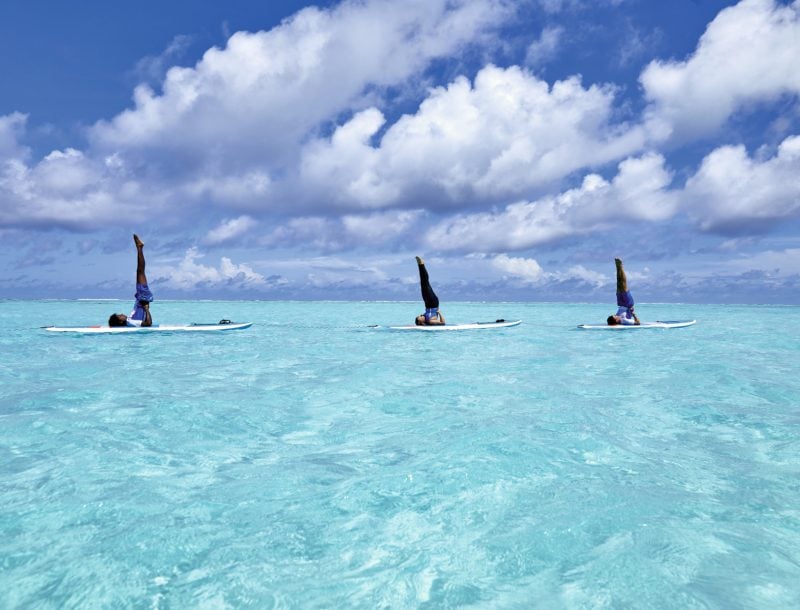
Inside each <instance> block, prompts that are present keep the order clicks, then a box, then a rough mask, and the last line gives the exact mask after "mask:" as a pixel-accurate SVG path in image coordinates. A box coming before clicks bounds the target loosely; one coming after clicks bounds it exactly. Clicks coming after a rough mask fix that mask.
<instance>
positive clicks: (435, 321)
mask: <svg viewBox="0 0 800 610" xmlns="http://www.w3.org/2000/svg"><path fill="white" fill-rule="evenodd" d="M416 258H417V266H418V267H419V285H420V289H421V290H422V300H423V301H424V302H425V313H424V314H420V315H418V316H417V318H416V320H414V323H415V324H416V325H417V326H443V325H444V323H445V322H444V316H443V315H442V314H441V312H440V311H439V297H437V296H436V293H435V292H434V291H433V288H431V282H430V280H429V279H428V270H427V269H425V261H423V260H422V259H421V258H420V257H419V256H417V257H416Z"/></svg>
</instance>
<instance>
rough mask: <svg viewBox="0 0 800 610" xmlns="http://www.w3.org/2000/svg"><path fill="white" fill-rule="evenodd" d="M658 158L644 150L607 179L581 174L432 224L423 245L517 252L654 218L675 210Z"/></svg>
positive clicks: (620, 166)
mask: <svg viewBox="0 0 800 610" xmlns="http://www.w3.org/2000/svg"><path fill="white" fill-rule="evenodd" d="M671 179H672V176H671V174H670V173H669V172H668V171H667V170H666V169H665V168H664V159H663V157H661V156H660V155H658V154H654V153H650V154H647V155H644V156H642V157H638V158H629V159H626V160H625V161H623V162H622V163H620V164H619V171H618V173H617V175H616V177H615V178H614V179H613V180H612V181H611V182H608V181H607V180H605V179H604V178H603V177H601V176H599V175H597V174H590V175H587V176H586V177H585V178H584V179H583V183H582V184H581V186H580V187H578V188H575V189H571V190H569V191H566V192H564V193H561V194H559V195H556V196H546V197H542V198H541V199H538V200H536V201H532V202H527V201H522V202H518V203H513V204H511V205H508V206H506V207H505V208H504V209H503V210H501V211H494V212H484V213H477V214H466V215H456V216H453V217H451V218H449V219H446V220H444V221H442V222H441V223H439V224H438V225H436V226H435V227H433V228H432V229H431V230H430V231H428V233H427V234H426V236H425V239H426V241H427V243H428V244H430V245H431V246H432V247H436V248H440V249H443V250H469V249H472V250H478V251H483V252H491V251H497V250H523V249H526V248H530V247H532V246H536V245H539V244H543V243H547V242H552V241H556V240H558V239H562V238H565V237H568V236H571V235H576V234H582V233H586V232H589V231H592V230H602V229H605V228H608V227H610V226H611V225H612V224H613V223H616V222H618V221H626V220H644V221H658V220H664V219H667V218H669V217H671V216H672V215H673V214H674V213H675V212H676V210H677V199H676V196H675V193H673V192H671V191H669V190H668V189H667V187H668V186H669V183H670V181H671Z"/></svg>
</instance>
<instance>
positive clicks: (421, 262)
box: [414, 256, 425, 265]
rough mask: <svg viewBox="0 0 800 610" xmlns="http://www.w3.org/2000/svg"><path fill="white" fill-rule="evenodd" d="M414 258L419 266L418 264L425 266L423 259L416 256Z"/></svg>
mask: <svg viewBox="0 0 800 610" xmlns="http://www.w3.org/2000/svg"><path fill="white" fill-rule="evenodd" d="M414 258H416V259H417V264H418V265H424V264H425V261H424V260H422V259H421V258H420V257H419V256H415V257H414Z"/></svg>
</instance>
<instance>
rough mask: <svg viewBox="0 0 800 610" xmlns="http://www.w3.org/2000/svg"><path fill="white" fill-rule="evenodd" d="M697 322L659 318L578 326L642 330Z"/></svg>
mask: <svg viewBox="0 0 800 610" xmlns="http://www.w3.org/2000/svg"><path fill="white" fill-rule="evenodd" d="M692 324H697V320H663V321H661V320H659V321H658V322H642V323H641V324H639V325H638V326H637V325H630V326H627V325H625V324H615V325H614V326H609V325H608V324H579V325H578V328H581V329H583V330H637V329H638V330H643V329H645V328H683V327H685V326H691V325H692Z"/></svg>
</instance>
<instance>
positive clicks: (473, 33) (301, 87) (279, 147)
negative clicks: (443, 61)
mask: <svg viewBox="0 0 800 610" xmlns="http://www.w3.org/2000/svg"><path fill="white" fill-rule="evenodd" d="M510 13H511V9H510V8H509V6H507V3H506V2H504V1H503V0H454V1H453V0H411V1H410V2H403V3H397V2H393V1H391V0H367V1H364V2H354V1H346V2H342V3H340V4H338V5H336V6H334V7H333V8H331V9H320V8H317V7H308V8H305V9H303V10H301V11H299V12H298V13H296V14H295V15H294V16H292V17H290V18H289V19H287V20H285V21H284V22H283V23H282V24H281V25H279V26H277V27H275V28H273V29H272V30H270V31H261V32H254V33H251V32H237V33H235V34H233V35H232V36H231V37H230V39H229V40H228V42H227V45H226V47H225V48H224V49H219V48H213V49H210V50H209V51H207V52H206V53H205V55H204V56H203V58H202V59H201V60H200V61H199V62H198V63H197V64H196V65H195V66H194V67H190V68H180V67H174V68H172V69H170V70H169V71H168V72H167V75H166V78H165V80H164V82H163V85H162V87H161V92H157V91H154V90H153V89H151V88H150V87H149V86H146V85H142V86H140V87H138V88H137V89H136V91H135V94H134V107H133V108H132V109H130V110H128V111H125V112H123V113H121V114H120V115H118V116H117V117H115V118H114V119H112V120H110V121H101V122H99V123H98V124H97V125H95V126H94V128H93V129H92V130H91V138H92V141H93V142H94V144H95V146H98V147H101V148H110V149H114V150H116V149H128V150H135V149H139V150H142V149H143V150H146V151H150V150H152V149H156V150H158V151H171V154H173V155H174V154H179V155H181V156H182V157H184V158H185V160H192V159H194V160H197V161H198V162H199V163H207V162H210V160H211V159H209V158H208V157H211V158H212V159H213V162H214V164H215V165H216V167H237V166H239V165H240V164H241V163H242V162H247V163H250V164H252V163H253V162H254V161H257V162H259V163H262V164H263V163H265V162H266V163H276V162H283V161H285V160H286V159H287V157H288V158H291V154H292V153H293V152H296V149H297V147H298V145H299V143H300V142H301V141H302V139H303V138H304V137H305V136H306V134H307V133H309V131H311V130H314V129H316V128H317V127H318V126H319V125H320V123H322V122H323V121H327V120H330V119H331V118H332V117H336V116H337V115H338V114H339V113H341V112H344V111H347V110H349V109H350V108H351V107H352V106H354V105H355V106H357V105H358V103H359V99H360V98H361V97H362V96H364V95H365V94H366V93H367V90H366V88H367V87H369V86H372V87H385V86H392V85H396V84H399V83H401V82H403V81H404V80H405V79H407V78H408V77H409V76H411V75H412V74H415V73H418V72H419V71H420V70H422V69H424V68H425V67H426V66H427V65H428V63H429V62H430V61H431V60H433V59H435V58H438V57H442V56H445V55H448V54H450V53H453V52H455V51H457V50H458V49H460V48H461V47H463V46H464V45H467V44H469V43H470V42H471V41H473V40H474V39H476V38H479V37H480V36H481V35H482V33H484V32H487V31H490V30H491V29H492V28H494V27H495V26H497V24H498V23H501V22H502V21H503V20H505V19H507V18H508V16H509V15H510ZM198 156H199V157H200V159H197V157H198Z"/></svg>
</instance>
